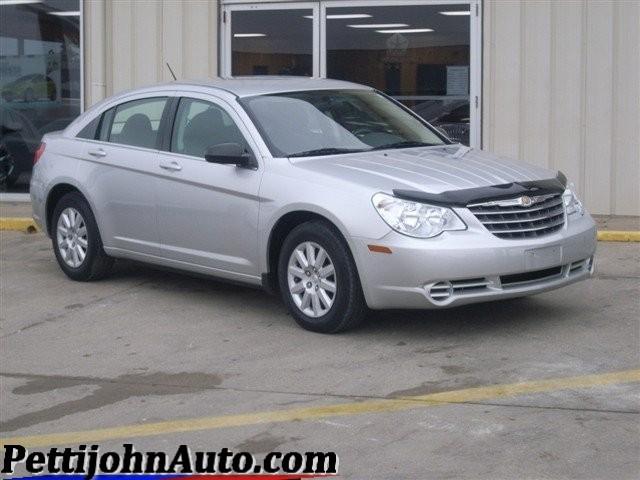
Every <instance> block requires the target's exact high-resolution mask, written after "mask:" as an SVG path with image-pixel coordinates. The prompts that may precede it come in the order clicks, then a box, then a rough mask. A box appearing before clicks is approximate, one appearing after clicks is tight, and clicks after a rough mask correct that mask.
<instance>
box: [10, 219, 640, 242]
mask: <svg viewBox="0 0 640 480" xmlns="http://www.w3.org/2000/svg"><path fill="white" fill-rule="evenodd" d="M0 230H13V231H16V232H23V233H36V232H38V231H40V229H39V228H38V227H37V225H36V223H35V222H34V221H33V220H32V219H31V218H27V217H0ZM598 240H599V241H601V242H640V231H634V230H599V231H598Z"/></svg>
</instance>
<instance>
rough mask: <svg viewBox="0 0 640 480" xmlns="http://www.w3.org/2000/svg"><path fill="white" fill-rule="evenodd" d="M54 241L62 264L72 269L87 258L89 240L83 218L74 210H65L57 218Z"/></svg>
mask: <svg viewBox="0 0 640 480" xmlns="http://www.w3.org/2000/svg"><path fill="white" fill-rule="evenodd" d="M56 240H57V242H58V250H59V251H60V256H61V257H62V260H64V263H66V264H67V265H68V266H70V267H72V268H78V267H79V266H80V265H82V262H84V259H85V258H86V256H87V248H88V246H89V239H88V237H87V225H86V224H85V221H84V218H82V215H81V214H80V212H79V211H78V210H76V209H75V208H71V207H69V208H65V209H64V210H63V211H62V213H61V214H60V216H59V217H58V225H57V227H56Z"/></svg>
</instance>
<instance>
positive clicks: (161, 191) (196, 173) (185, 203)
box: [157, 93, 262, 282]
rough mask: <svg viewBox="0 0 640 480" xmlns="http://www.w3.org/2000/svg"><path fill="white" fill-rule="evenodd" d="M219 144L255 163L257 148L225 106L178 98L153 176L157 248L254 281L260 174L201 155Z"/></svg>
mask: <svg viewBox="0 0 640 480" xmlns="http://www.w3.org/2000/svg"><path fill="white" fill-rule="evenodd" d="M222 143H239V144H241V145H242V146H243V147H244V148H245V149H246V151H247V152H250V154H251V155H253V156H254V158H256V160H257V157H256V156H255V153H256V152H258V149H257V148H256V146H255V144H254V143H253V140H252V139H251V137H250V135H249V134H248V130H247V128H246V127H245V125H244V124H243V122H242V120H241V119H240V117H239V115H238V114H237V113H236V112H235V111H234V110H233V109H232V108H231V107H230V105H228V104H226V103H225V102H224V101H223V100H221V99H217V98H216V97H212V96H209V95H204V94H203V95H198V94H195V93H194V94H192V95H191V94H190V96H189V97H182V98H180V99H179V101H178V104H177V107H176V109H175V117H174V122H173V129H172V132H171V135H170V139H168V141H167V145H166V151H164V152H162V153H161V155H160V156H161V159H160V166H161V171H160V173H159V175H158V177H157V185H158V188H157V209H158V210H157V215H158V229H159V233H160V239H161V242H162V248H163V250H164V255H165V257H166V258H169V259H171V260H173V261H177V262H182V263H183V264H192V265H194V266H199V267H204V269H206V270H207V271H212V273H216V274H217V275H220V276H223V277H227V278H233V279H240V280H247V281H256V282H257V281H258V280H259V278H260V277H259V273H258V266H257V226H258V208H259V199H258V190H259V187H260V179H261V176H262V168H259V167H256V168H240V167H237V166H235V165H222V164H215V163H209V162H207V161H206V160H205V158H204V152H205V150H206V149H207V148H208V147H210V146H213V145H217V144H222ZM256 165H257V163H256Z"/></svg>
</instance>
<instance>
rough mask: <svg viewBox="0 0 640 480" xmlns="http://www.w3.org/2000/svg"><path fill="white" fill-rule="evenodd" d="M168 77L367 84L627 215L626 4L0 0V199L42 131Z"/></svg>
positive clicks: (636, 177) (631, 187) (454, 133)
mask: <svg viewBox="0 0 640 480" xmlns="http://www.w3.org/2000/svg"><path fill="white" fill-rule="evenodd" d="M172 71H173V73H174V74H175V76H176V77H177V78H178V79H202V78H206V77H213V76H217V75H221V76H244V75H298V76H309V77H311V76H314V77H326V78H337V79H343V80H349V81H353V82H357V83H363V84H367V85H371V86H374V87H375V88H377V89H379V90H381V91H383V92H385V93H387V94H389V95H391V96H393V97H395V98H397V99H398V100H399V101H401V102H402V103H404V104H406V105H407V106H409V107H410V108H412V109H413V110H414V111H416V112H417V113H418V114H419V115H421V116H422V117H423V118H425V119H426V120H428V121H429V122H431V123H432V124H433V125H435V126H437V127H438V128H439V129H441V130H442V131H444V132H446V134H447V135H448V136H449V137H450V138H452V139H454V140H455V141H459V142H461V143H465V144H468V145H470V146H472V147H476V148H483V149H486V150H489V151H493V152H495V153H497V154H500V155H504V156H508V157H512V158H516V159H520V160H523V161H526V162H530V163H533V164H536V165H542V166H547V167H550V168H553V169H559V170H562V171H563V172H564V173H565V174H566V175H567V177H569V179H570V180H571V181H573V182H574V183H575V184H576V187H577V190H578V192H579V193H580V195H581V197H582V198H583V200H584V201H585V203H586V204H587V206H588V208H589V209H590V210H591V211H592V212H594V213H600V214H614V215H640V187H639V183H640V2H638V1H637V0H557V1H554V0H549V1H545V0H523V1H517V0H466V1H464V0H450V1H446V0H445V1H435V0H319V1H280V2H272V1H253V2H248V1H246V0H182V1H179V0H0V96H1V99H0V109H1V110H0V111H1V113H2V125H1V126H2V131H1V132H0V135H1V137H0V140H1V141H0V154H1V156H2V159H3V162H4V161H5V160H7V159H8V160H7V162H8V161H9V160H10V161H11V162H12V164H13V167H12V169H11V171H10V172H8V170H7V171H4V174H3V177H6V178H3V185H2V191H3V192H4V193H2V194H0V195H3V196H4V198H27V196H26V195H25V192H26V191H27V190H28V181H29V172H30V165H31V164H30V161H31V156H32V153H33V151H34V150H35V148H37V145H38V143H39V141H40V138H41V136H42V135H43V134H44V133H46V132H49V131H54V130H60V129H62V128H64V127H65V125H66V124H68V123H69V122H70V121H71V120H73V118H74V117H75V116H77V115H78V114H79V113H80V112H81V111H82V110H83V109H85V108H87V107H89V106H91V105H92V104H94V103H95V102H98V101H100V100H101V99H103V98H105V97H107V96H109V95H112V94H115V93H118V92H120V91H123V90H126V89H130V88H134V87H138V86H142V85H149V84H154V83H158V82H168V81H171V80H172V78H173V77H172ZM7 164H8V163H7ZM3 168H5V169H6V168H7V167H6V165H5V166H3Z"/></svg>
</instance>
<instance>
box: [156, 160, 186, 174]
mask: <svg viewBox="0 0 640 480" xmlns="http://www.w3.org/2000/svg"><path fill="white" fill-rule="evenodd" d="M160 168H162V169H164V170H171V171H173V172H179V171H180V170H182V165H180V164H179V163H178V162H171V163H161V164H160Z"/></svg>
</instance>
